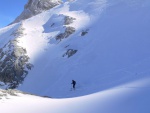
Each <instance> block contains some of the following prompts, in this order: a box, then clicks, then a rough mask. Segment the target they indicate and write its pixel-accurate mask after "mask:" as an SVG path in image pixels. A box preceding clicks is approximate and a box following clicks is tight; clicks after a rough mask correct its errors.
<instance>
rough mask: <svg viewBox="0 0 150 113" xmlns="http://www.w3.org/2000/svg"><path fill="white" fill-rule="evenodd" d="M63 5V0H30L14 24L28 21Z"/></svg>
mask: <svg viewBox="0 0 150 113" xmlns="http://www.w3.org/2000/svg"><path fill="white" fill-rule="evenodd" d="M61 3H62V1H61V0H28V3H27V4H26V5H25V7H24V11H23V12H22V13H21V15H20V16H18V17H17V18H16V19H15V21H14V22H13V23H17V22H20V21H21V20H25V19H28V18H30V17H32V16H34V15H37V14H39V13H41V12H43V11H46V10H49V9H51V8H53V7H55V6H56V5H59V4H61Z"/></svg>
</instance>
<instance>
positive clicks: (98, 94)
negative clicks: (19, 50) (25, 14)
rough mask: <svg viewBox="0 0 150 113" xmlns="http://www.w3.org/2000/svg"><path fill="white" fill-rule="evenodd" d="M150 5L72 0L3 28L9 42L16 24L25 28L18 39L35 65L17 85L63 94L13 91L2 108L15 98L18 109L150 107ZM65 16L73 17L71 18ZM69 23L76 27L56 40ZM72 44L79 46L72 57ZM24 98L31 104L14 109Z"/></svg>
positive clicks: (131, 110) (73, 111)
mask: <svg viewBox="0 0 150 113" xmlns="http://www.w3.org/2000/svg"><path fill="white" fill-rule="evenodd" d="M149 9H150V1H149V0H74V1H71V2H65V3H64V4H62V5H59V6H57V7H55V8H53V9H51V10H48V11H45V12H43V13H41V14H39V15H36V16H34V17H32V18H30V19H27V20H24V21H22V22H20V23H17V24H14V25H11V26H8V27H7V28H3V29H0V33H1V34H0V36H7V37H8V38H6V40H4V38H1V37H0V42H1V41H2V42H4V43H6V41H7V40H9V39H11V36H10V37H9V34H11V32H12V26H19V25H20V24H21V25H22V27H23V28H24V30H23V34H24V35H22V37H21V38H19V41H18V45H19V46H22V47H23V48H26V50H27V54H28V56H29V57H30V63H32V64H33V65H34V68H32V70H30V72H29V73H28V76H27V77H26V78H25V80H24V81H23V84H21V85H20V86H19V87H18V89H19V90H22V91H25V92H29V93H31V94H36V95H40V96H49V97H52V98H61V99H47V98H46V99H43V98H39V97H33V96H27V95H23V96H21V97H17V98H14V97H10V98H12V100H14V101H9V100H5V101H4V102H6V103H7V104H3V103H1V104H2V110H3V111H4V112H6V113H9V112H10V111H9V109H5V108H6V107H7V105H9V104H11V105H12V103H14V102H16V105H15V104H13V106H12V108H10V110H11V111H12V112H14V113H15V112H20V111H21V112H25V113H33V112H37V113H38V112H39V113H43V112H44V113H48V112H52V113H59V112H60V113H66V112H67V113H83V112H88V113H100V112H102V113H120V112H123V113H149V111H150V109H149V107H148V105H149V102H150V101H149V94H150V87H149V81H150V79H149V78H150V76H149V75H150V69H149V67H150V63H149V61H150V51H149V48H150V39H149V37H150V32H149V29H150V23H149V21H150V13H149ZM66 16H69V17H72V18H73V20H72V22H70V23H69V24H64V23H65V18H66ZM67 27H73V28H74V29H75V32H73V33H72V34H70V36H69V37H67V38H62V39H60V40H56V37H57V36H58V35H59V34H60V33H64V32H65V29H66V28H67ZM14 29H15V27H14ZM5 31H6V32H5ZM83 32H87V33H86V34H85V35H84V36H81V35H82V33H83ZM68 49H72V50H77V52H76V53H75V54H74V55H73V56H71V57H69V58H68V57H67V55H66V56H65V53H66V52H67V51H68ZM63 56H64V57H63ZM72 79H75V80H76V81H77V85H76V90H75V91H72V90H71V80H72ZM31 98H32V99H35V100H34V101H32V102H31V101H30V100H31ZM62 98H63V99H62ZM22 99H23V102H22ZM10 100H11V99H10ZM20 103H22V107H24V106H25V105H27V108H28V107H30V108H29V109H28V110H25V111H22V109H21V108H22V107H20V108H19V109H14V108H15V107H16V106H18V104H20ZM27 103H28V104H27ZM54 103H55V104H54ZM81 104H82V105H81ZM35 105H36V108H35ZM31 106H34V107H32V108H31ZM68 108H70V109H68Z"/></svg>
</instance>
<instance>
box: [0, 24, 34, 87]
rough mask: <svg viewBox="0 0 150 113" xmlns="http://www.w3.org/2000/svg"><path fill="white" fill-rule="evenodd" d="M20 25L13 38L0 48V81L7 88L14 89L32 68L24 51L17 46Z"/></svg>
mask: <svg viewBox="0 0 150 113" xmlns="http://www.w3.org/2000/svg"><path fill="white" fill-rule="evenodd" d="M23 31H24V28H23V26H22V24H21V25H20V26H19V27H18V29H16V30H15V31H14V32H13V33H12V34H11V35H12V36H13V37H15V38H14V39H13V40H10V41H9V42H8V43H6V44H5V45H4V46H3V47H2V48H0V81H2V82H4V83H5V84H7V85H8V87H7V88H12V89H14V88H16V87H17V86H18V85H19V84H20V83H22V81H23V80H24V78H25V77H26V75H27V74H28V70H31V68H32V67H33V65H32V64H30V63H29V62H28V60H29V57H28V55H27V52H26V49H25V48H23V47H21V46H18V44H17V43H18V39H19V38H21V37H22V35H23Z"/></svg>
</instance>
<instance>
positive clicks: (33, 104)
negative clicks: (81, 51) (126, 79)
mask: <svg viewBox="0 0 150 113" xmlns="http://www.w3.org/2000/svg"><path fill="white" fill-rule="evenodd" d="M133 84H134V85H136V87H128V85H129V86H131V85H133ZM145 86H146V87H145ZM147 86H150V84H149V80H145V79H144V80H140V81H136V82H134V83H130V84H126V85H123V86H120V87H116V88H113V89H109V90H105V91H102V92H98V93H95V94H91V95H87V96H81V97H76V98H68V99H50V98H41V97H37V96H33V95H32V96H31V95H27V94H22V93H17V95H18V96H10V95H8V96H7V98H3V99H1V101H0V106H1V112H2V113H10V112H11V113H18V112H21V113H85V112H87V113H100V112H101V113H149V112H150V109H149V104H150V98H148V97H149V94H150V89H149V88H148V87H147ZM73 93H75V92H73ZM31 100H32V101H31ZM8 106H9V108H8Z"/></svg>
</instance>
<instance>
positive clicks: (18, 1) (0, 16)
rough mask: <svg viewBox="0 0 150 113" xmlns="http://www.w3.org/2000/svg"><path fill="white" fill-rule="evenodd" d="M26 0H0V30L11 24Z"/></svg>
mask: <svg viewBox="0 0 150 113" xmlns="http://www.w3.org/2000/svg"><path fill="white" fill-rule="evenodd" d="M27 1H28V0H1V3H0V8H1V10H0V28H2V27H5V26H7V25H8V24H9V23H11V22H12V21H13V20H14V19H15V18H16V17H17V16H19V15H20V13H21V12H22V11H23V9H24V5H25V4H26V3H27Z"/></svg>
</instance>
